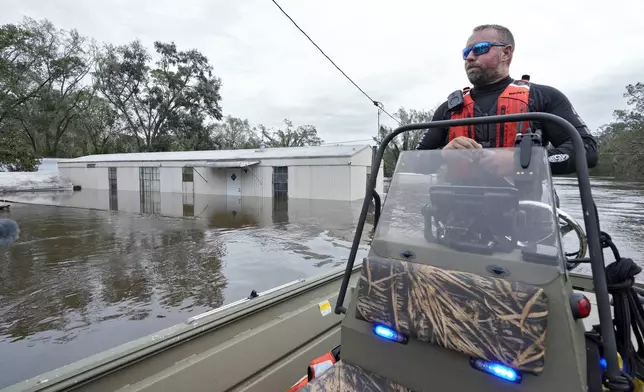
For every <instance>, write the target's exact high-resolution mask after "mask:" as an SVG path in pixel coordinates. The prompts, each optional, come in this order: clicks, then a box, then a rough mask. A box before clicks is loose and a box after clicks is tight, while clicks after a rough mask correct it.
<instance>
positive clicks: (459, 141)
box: [443, 136, 483, 150]
mask: <svg viewBox="0 0 644 392" xmlns="http://www.w3.org/2000/svg"><path fill="white" fill-rule="evenodd" d="M462 148H483V146H482V145H480V144H478V143H477V142H476V140H474V139H470V138H469V137H465V136H459V137H457V138H454V140H452V141H451V142H449V143H447V145H446V146H445V147H443V150H452V149H462Z"/></svg>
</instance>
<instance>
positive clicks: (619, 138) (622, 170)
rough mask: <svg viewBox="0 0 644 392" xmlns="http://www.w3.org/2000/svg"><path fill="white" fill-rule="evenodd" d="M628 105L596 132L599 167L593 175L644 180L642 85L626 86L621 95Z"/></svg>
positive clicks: (643, 103) (593, 170)
mask: <svg viewBox="0 0 644 392" xmlns="http://www.w3.org/2000/svg"><path fill="white" fill-rule="evenodd" d="M624 98H626V103H627V105H628V107H627V109H625V110H615V111H614V112H613V121H612V122H610V123H609V124H606V125H604V126H602V127H600V129H599V130H598V131H597V133H596V137H597V142H598V144H599V163H598V164H597V166H596V167H595V168H594V169H592V170H591V174H593V175H602V176H613V177H616V178H620V179H631V180H642V179H644V83H641V82H638V83H636V84H629V85H628V86H626V92H625V93H624Z"/></svg>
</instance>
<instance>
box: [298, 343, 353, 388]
mask: <svg viewBox="0 0 644 392" xmlns="http://www.w3.org/2000/svg"><path fill="white" fill-rule="evenodd" d="M339 350H340V346H338V347H336V348H334V349H333V350H331V351H329V352H328V353H326V354H324V355H322V356H319V357H317V358H315V359H314V360H312V361H311V362H310V363H309V367H308V369H307V375H306V376H304V377H302V378H301V379H300V380H299V381H298V382H296V383H295V384H293V385H292V386H291V387H290V388H289V389H288V390H287V391H286V392H296V391H298V390H299V389H300V388H303V387H304V386H305V385H306V384H308V383H309V381H311V380H313V379H314V378H317V377H320V375H321V374H322V373H324V372H326V371H327V370H329V369H331V368H332V367H333V365H335V364H336V362H337V361H338V358H339V352H340V351H339Z"/></svg>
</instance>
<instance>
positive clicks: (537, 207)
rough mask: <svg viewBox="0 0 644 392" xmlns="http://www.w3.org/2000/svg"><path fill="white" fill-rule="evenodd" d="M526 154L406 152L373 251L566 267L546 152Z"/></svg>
mask: <svg viewBox="0 0 644 392" xmlns="http://www.w3.org/2000/svg"><path fill="white" fill-rule="evenodd" d="M520 152H521V151H520V149H519V148H499V149H466V150H460V149H459V150H413V151H403V152H402V153H401V154H400V156H399V158H398V162H397V164H396V169H395V171H394V174H393V177H392V180H391V185H390V187H389V189H388V191H387V192H386V196H385V200H384V205H383V210H382V213H381V218H380V221H379V223H378V227H377V230H376V232H375V233H374V238H373V242H372V249H374V252H376V253H377V254H378V255H379V256H381V257H390V258H398V259H400V258H401V254H404V252H405V251H406V250H409V251H410V252H412V253H413V252H421V253H422V252H425V251H426V250H431V252H425V254H426V256H424V257H422V259H423V260H424V261H420V260H417V262H423V263H425V262H427V263H430V264H436V263H439V264H440V261H437V260H435V261H431V260H429V261H428V260H427V259H430V258H432V257H438V254H439V253H437V252H436V250H449V252H450V253H451V254H452V255H453V257H454V256H455V257H454V258H460V260H463V259H464V258H467V257H470V256H468V255H477V257H479V258H480V255H487V256H490V257H494V258H498V259H506V260H512V261H515V262H516V261H519V262H521V263H525V262H527V263H534V264H540V265H542V266H551V267H552V266H557V267H558V268H559V267H561V270H563V266H564V260H565V259H564V255H563V249H562V246H561V239H560V236H559V225H558V222H559V220H558V218H557V212H556V208H555V202H554V200H555V198H554V193H553V187H552V176H551V174H550V167H549V165H548V156H547V151H546V149H545V148H543V147H540V146H533V147H531V151H530V152H531V154H529V157H530V160H529V164H528V165H527V167H525V168H524V167H522V165H521V162H520ZM525 152H528V151H525ZM414 249H415V251H414ZM454 253H458V254H457V255H454ZM419 259H420V258H419Z"/></svg>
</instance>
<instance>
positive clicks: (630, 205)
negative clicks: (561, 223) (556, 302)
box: [554, 177, 644, 282]
mask: <svg viewBox="0 0 644 392" xmlns="http://www.w3.org/2000/svg"><path fill="white" fill-rule="evenodd" d="M554 185H555V188H556V189H557V193H558V194H559V196H560V199H561V208H562V209H563V210H565V211H566V212H568V213H569V214H570V215H572V216H573V217H574V218H575V219H577V220H578V221H579V223H581V224H582V226H583V212H582V209H581V199H580V198H579V189H578V188H577V178H576V177H557V178H555V179H554ZM591 185H592V192H593V199H594V200H595V203H596V204H597V210H598V213H599V219H600V225H601V230H603V231H605V232H607V233H608V234H610V235H611V237H612V238H613V242H615V244H616V245H617V247H618V248H619V250H620V253H621V256H622V257H630V258H632V259H633V260H634V261H635V262H637V263H638V264H639V265H641V266H643V267H644V241H642V239H643V238H644V219H643V218H644V184H643V183H640V182H627V181H615V180H613V179H610V178H601V177H600V178H593V179H592V180H591ZM573 237H574V235H573V234H569V235H567V236H566V237H565V241H564V244H565V246H566V250H576V249H577V247H578V244H579V243H578V241H577V240H576V239H574V238H573ZM604 259H605V262H606V264H609V263H611V262H613V261H614V257H613V254H612V252H611V251H610V249H606V250H604ZM575 272H580V273H584V274H590V273H591V270H590V266H589V265H580V266H579V267H578V268H577V269H576V270H575ZM635 278H636V280H638V281H640V282H644V276H643V275H642V274H640V275H638V276H636V277H635Z"/></svg>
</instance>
